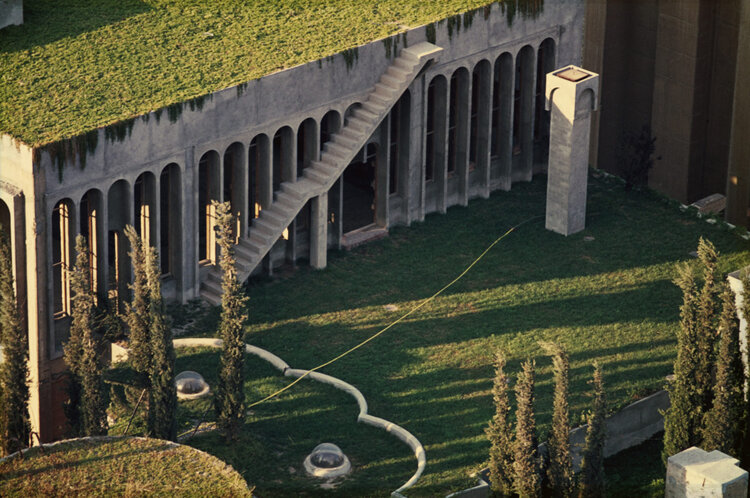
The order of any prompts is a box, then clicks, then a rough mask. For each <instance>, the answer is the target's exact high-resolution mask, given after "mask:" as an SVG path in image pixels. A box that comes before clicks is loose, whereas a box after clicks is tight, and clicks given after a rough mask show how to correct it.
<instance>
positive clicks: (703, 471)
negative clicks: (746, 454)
mask: <svg viewBox="0 0 750 498" xmlns="http://www.w3.org/2000/svg"><path fill="white" fill-rule="evenodd" d="M738 464H739V460H737V459H736V458H732V457H730V456H729V455H725V454H724V453H722V452H720V451H718V450H714V451H712V452H710V453H708V452H706V451H703V450H702V449H700V448H697V447H695V446H693V447H692V448H688V449H686V450H685V451H682V452H680V453H678V454H676V455H673V456H671V457H669V460H668V461H667V479H666V489H665V493H664V495H665V497H666V498H683V497H698V496H715V497H724V498H745V497H746V496H747V482H748V473H747V471H746V470H742V469H741V468H740V467H739V466H738Z"/></svg>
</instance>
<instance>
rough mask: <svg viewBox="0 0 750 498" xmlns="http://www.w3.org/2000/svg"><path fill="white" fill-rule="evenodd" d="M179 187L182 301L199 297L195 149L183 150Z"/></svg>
mask: <svg viewBox="0 0 750 498" xmlns="http://www.w3.org/2000/svg"><path fill="white" fill-rule="evenodd" d="M182 179H183V181H182V182H181V185H180V187H179V188H180V200H181V201H182V206H181V212H182V213H185V215H184V216H183V217H182V232H181V234H180V245H181V247H182V259H181V261H180V262H179V264H180V265H181V273H182V282H183V291H182V301H183V302H187V301H188V300H190V299H193V298H195V297H198V296H199V292H200V280H199V275H198V225H197V222H198V188H197V187H198V164H197V163H196V160H195V148H194V147H188V148H187V149H185V169H184V174H183V175H182Z"/></svg>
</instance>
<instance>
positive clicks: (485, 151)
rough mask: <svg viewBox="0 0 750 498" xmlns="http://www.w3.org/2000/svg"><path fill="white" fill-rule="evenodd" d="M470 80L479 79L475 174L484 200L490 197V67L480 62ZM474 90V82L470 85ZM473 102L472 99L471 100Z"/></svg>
mask: <svg viewBox="0 0 750 498" xmlns="http://www.w3.org/2000/svg"><path fill="white" fill-rule="evenodd" d="M472 78H479V92H478V93H479V95H478V96H477V99H476V101H477V104H478V109H477V110H476V112H477V130H476V133H477V136H476V147H477V151H476V165H475V168H476V172H475V174H477V175H479V184H480V193H481V195H482V197H484V198H485V199H486V198H488V197H489V196H490V134H491V133H492V119H491V117H490V113H491V110H492V67H491V66H490V65H489V64H488V63H486V62H480V66H479V68H478V70H475V71H474V72H473V73H472ZM470 88H472V92H473V88H474V81H473V80H472V85H471V86H470ZM472 100H473V99H472Z"/></svg>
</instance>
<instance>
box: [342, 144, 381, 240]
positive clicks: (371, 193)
mask: <svg viewBox="0 0 750 498" xmlns="http://www.w3.org/2000/svg"><path fill="white" fill-rule="evenodd" d="M377 163H378V146H377V144H367V146H366V147H365V148H364V149H363V150H362V151H360V153H358V154H357V156H356V158H355V159H354V161H352V162H351V163H350V164H349V165H348V166H347V167H346V170H344V175H343V176H344V212H343V225H344V227H343V230H344V233H348V232H351V231H353V230H357V229H359V228H363V227H366V226H369V225H372V224H373V223H374V221H375V203H376V201H377V199H376V196H375V192H377V185H376V181H375V178H376V174H375V172H376V171H377V166H378V164H377Z"/></svg>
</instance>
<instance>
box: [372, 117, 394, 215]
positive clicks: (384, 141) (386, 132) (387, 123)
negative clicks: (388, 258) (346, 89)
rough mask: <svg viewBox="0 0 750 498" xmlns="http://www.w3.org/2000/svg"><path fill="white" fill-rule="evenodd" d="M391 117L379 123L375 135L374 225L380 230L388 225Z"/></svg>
mask: <svg viewBox="0 0 750 498" xmlns="http://www.w3.org/2000/svg"><path fill="white" fill-rule="evenodd" d="M391 119H392V116H391V115H390V114H388V116H386V118H385V119H384V120H383V122H382V123H380V126H379V127H378V130H377V131H376V133H378V134H379V135H380V139H379V145H378V152H377V158H376V160H375V165H376V166H377V169H376V170H375V224H376V225H377V226H379V227H382V228H388V225H389V223H390V202H389V200H390V199H389V198H390V195H389V194H388V185H389V180H390V171H391V168H390V164H391V162H390V159H391V147H390V129H391Z"/></svg>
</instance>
